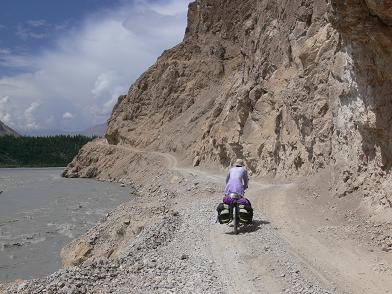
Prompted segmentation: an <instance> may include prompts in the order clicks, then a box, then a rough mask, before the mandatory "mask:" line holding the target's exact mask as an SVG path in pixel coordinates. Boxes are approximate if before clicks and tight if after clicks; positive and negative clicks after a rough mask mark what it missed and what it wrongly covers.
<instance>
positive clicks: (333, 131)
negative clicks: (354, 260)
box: [106, 0, 392, 206]
mask: <svg viewBox="0 0 392 294" xmlns="http://www.w3.org/2000/svg"><path fill="white" fill-rule="evenodd" d="M391 17H392V12H391V4H390V3H389V1H381V0H379V1H376V0H366V1H365V0H346V1H336V0H327V1H325V0H304V1H297V0H296V1H291V0H286V1H285V0H280V1H275V0H274V1H273V0H263V1H246V0H242V1H223V0H214V1H207V0H198V1H195V2H194V3H191V4H190V6H189V12H188V25H187V29H186V33H185V37H184V41H183V42H182V43H180V44H179V45H178V46H176V47H174V48H173V49H170V50H168V51H165V52H164V53H163V54H162V56H161V57H160V58H159V59H158V60H157V62H156V64H155V65H153V66H152V67H151V68H150V69H149V70H148V71H146V73H144V74H143V75H142V76H141V77H140V78H139V79H138V80H137V81H136V82H135V83H134V84H133V85H132V87H131V88H130V90H129V92H128V94H127V95H124V96H121V97H120V98H119V100H118V103H117V104H116V106H115V107H114V110H113V113H112V116H111V118H110V120H109V126H108V129H107V132H106V137H107V139H108V141H109V143H111V144H119V143H126V144H130V145H132V146H135V147H138V148H150V149H158V150H161V151H169V152H170V151H175V152H177V153H179V154H183V155H184V156H185V157H187V158H189V159H191V160H193V159H197V160H195V162H200V164H201V165H205V166H208V165H220V166H228V165H229V164H230V162H232V161H233V159H235V158H236V157H243V158H245V161H246V164H247V166H248V168H249V169H250V171H251V172H252V173H255V174H261V175H266V174H269V175H276V176H285V177H293V176H297V175H307V174H311V173H314V172H316V171H317V170H319V169H322V168H329V167H330V168H331V174H332V179H333V181H332V183H331V186H332V187H333V191H334V192H336V193H337V194H338V195H345V194H347V193H349V192H353V191H361V192H363V193H364V194H365V195H366V194H369V192H367V191H370V190H371V191H372V196H374V190H375V189H377V193H376V194H377V196H375V197H372V198H371V199H372V201H373V202H374V203H378V204H381V205H385V206H388V205H390V204H391V202H390V199H388V197H390V196H388V194H387V193H386V191H388V190H390V188H391V187H389V185H390V183H391V180H390V168H391V165H392V155H391V154H392V145H391V135H392V130H391V126H390V122H391V119H392V105H391V89H392V88H391V75H392V56H391V48H392V46H391V45H392V44H391V41H392V27H391V26H390V24H391Z"/></svg>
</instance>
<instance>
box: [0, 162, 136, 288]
mask: <svg viewBox="0 0 392 294" xmlns="http://www.w3.org/2000/svg"><path fill="white" fill-rule="evenodd" d="M61 172H62V169H61V168H39V169H30V168H29V169H0V191H2V192H0V280H3V281H4V280H14V279H31V278H38V277H42V276H45V275H47V274H49V273H52V272H54V271H56V270H57V269H59V268H60V267H61V259H60V250H61V248H62V247H63V246H64V245H65V244H67V243H68V242H70V241H71V240H72V239H74V238H76V237H78V236H80V235H81V234H82V233H84V232H86V231H87V230H88V229H89V228H91V227H92V226H93V225H95V224H96V223H97V221H98V220H99V219H100V218H102V217H103V216H104V215H105V214H106V213H107V212H108V211H110V210H112V209H113V208H115V207H116V206H118V205H119V204H120V203H121V202H124V201H126V200H128V199H130V196H131V195H132V194H133V193H134V190H132V188H130V187H121V186H120V185H119V184H115V183H106V182H98V181H95V180H92V179H66V178H62V177H61Z"/></svg>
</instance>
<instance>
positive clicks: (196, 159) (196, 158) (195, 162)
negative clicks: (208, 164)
mask: <svg viewBox="0 0 392 294" xmlns="http://www.w3.org/2000/svg"><path fill="white" fill-rule="evenodd" d="M199 164H200V157H199V156H196V157H195V158H194V159H193V164H192V165H193V166H199Z"/></svg>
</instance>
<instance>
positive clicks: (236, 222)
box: [233, 204, 239, 235]
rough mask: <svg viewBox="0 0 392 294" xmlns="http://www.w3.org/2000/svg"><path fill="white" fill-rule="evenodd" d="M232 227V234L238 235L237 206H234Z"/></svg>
mask: <svg viewBox="0 0 392 294" xmlns="http://www.w3.org/2000/svg"><path fill="white" fill-rule="evenodd" d="M233 225H234V234H235V235H237V234H238V226H239V218H238V204H236V205H235V206H234V209H233Z"/></svg>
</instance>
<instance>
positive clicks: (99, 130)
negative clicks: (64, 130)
mask: <svg viewBox="0 0 392 294" xmlns="http://www.w3.org/2000/svg"><path fill="white" fill-rule="evenodd" d="M106 127H107V124H106V123H103V124H100V125H96V126H93V127H90V128H87V129H85V130H82V131H75V132H71V133H70V134H73V135H83V136H87V137H94V136H98V137H103V136H104V135H105V129H106Z"/></svg>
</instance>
